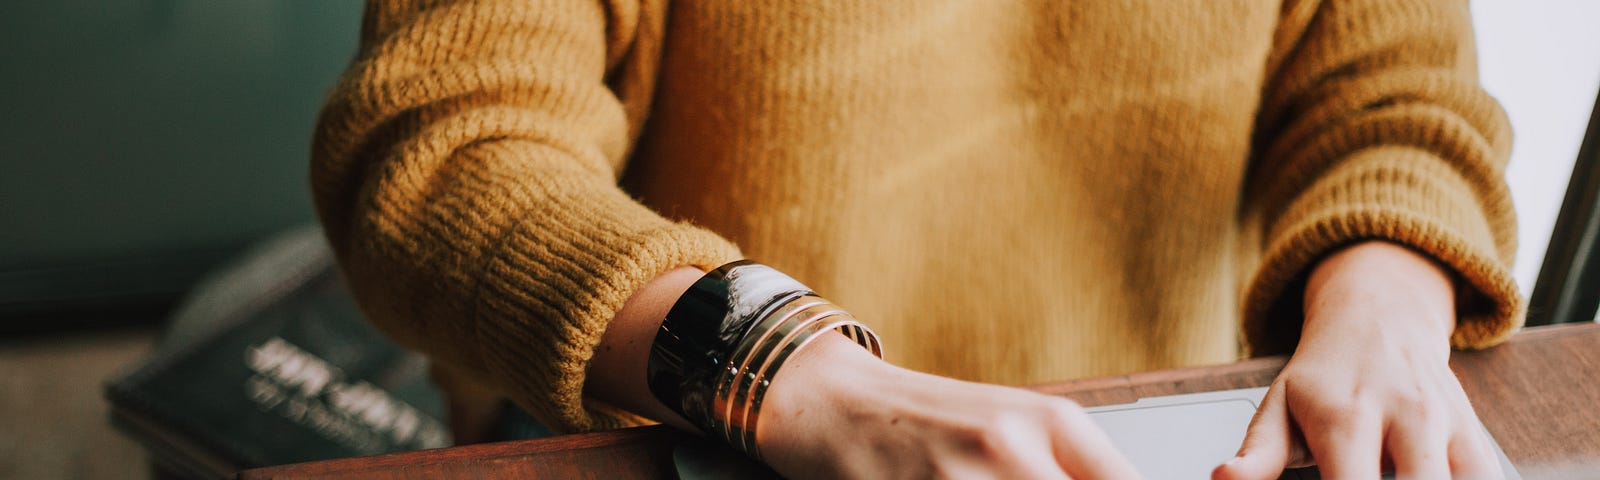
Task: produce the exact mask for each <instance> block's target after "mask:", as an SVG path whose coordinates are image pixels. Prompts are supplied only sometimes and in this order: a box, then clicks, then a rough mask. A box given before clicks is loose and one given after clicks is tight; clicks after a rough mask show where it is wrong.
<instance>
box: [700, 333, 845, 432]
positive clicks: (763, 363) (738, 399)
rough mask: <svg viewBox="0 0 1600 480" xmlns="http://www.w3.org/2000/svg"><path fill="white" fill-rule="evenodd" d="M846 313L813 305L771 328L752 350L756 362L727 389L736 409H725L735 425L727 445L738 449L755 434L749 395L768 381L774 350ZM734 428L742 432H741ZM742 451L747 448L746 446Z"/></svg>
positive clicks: (729, 419) (728, 420)
mask: <svg viewBox="0 0 1600 480" xmlns="http://www.w3.org/2000/svg"><path fill="white" fill-rule="evenodd" d="M847 315H848V314H846V313H845V312H844V310H840V309H839V308H838V307H835V306H834V305H833V304H823V305H816V306H812V307H808V308H805V309H801V310H800V311H798V312H796V314H795V315H793V316H791V317H789V319H788V321H785V322H783V323H781V324H778V326H777V328H774V329H773V332H772V333H773V335H772V336H770V337H768V338H769V340H768V341H767V342H764V343H763V344H762V345H761V347H760V348H759V349H757V350H756V351H755V352H752V353H753V354H754V355H753V356H752V359H753V360H755V362H756V363H754V364H752V365H751V366H750V368H747V369H746V370H745V372H744V374H742V375H740V376H739V380H738V381H737V382H735V383H734V388H733V389H732V391H730V392H728V395H729V397H730V399H731V401H730V402H729V404H730V406H732V407H735V410H734V411H730V412H728V413H729V415H728V417H727V422H728V424H729V425H733V426H736V427H737V428H735V429H731V430H730V432H729V433H730V434H731V435H729V437H728V442H729V443H730V444H732V445H735V446H738V447H741V448H744V447H748V446H749V445H747V442H746V439H745V437H747V436H753V435H755V433H754V431H753V430H752V429H751V428H749V422H750V415H749V411H750V403H751V400H752V399H753V397H752V396H751V394H752V393H753V392H754V391H755V385H757V384H760V383H762V382H764V381H766V380H767V378H766V375H767V372H768V371H769V365H771V363H772V359H773V355H774V354H775V352H778V351H781V349H782V348H783V347H784V346H786V345H789V344H790V343H792V342H793V341H794V340H795V338H797V337H798V336H799V335H800V334H801V333H802V332H803V331H805V330H806V329H807V328H808V327H811V326H812V325H815V324H817V323H818V322H820V321H822V320H823V319H825V318H829V317H835V316H847ZM736 431H742V433H738V432H736ZM745 451H749V450H748V449H747V448H745Z"/></svg>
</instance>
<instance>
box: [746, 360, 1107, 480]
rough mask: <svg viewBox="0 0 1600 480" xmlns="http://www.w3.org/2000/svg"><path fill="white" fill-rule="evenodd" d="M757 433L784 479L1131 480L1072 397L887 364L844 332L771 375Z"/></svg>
mask: <svg viewBox="0 0 1600 480" xmlns="http://www.w3.org/2000/svg"><path fill="white" fill-rule="evenodd" d="M756 441H757V444H758V445H759V446H760V448H761V452H762V456H763V457H765V458H764V459H765V460H766V462H767V464H768V465H770V466H771V467H772V468H773V469H774V470H776V471H777V472H778V473H780V474H783V475H784V476H785V477H789V478H951V477H954V478H1069V477H1070V478H1076V479H1090V478H1114V479H1127V478H1138V473H1137V472H1136V471H1135V470H1134V469H1133V466H1132V465H1130V464H1129V463H1128V461H1127V460H1126V459H1124V458H1123V457H1122V455H1121V454H1120V453H1118V452H1117V451H1116V449H1115V448H1114V447H1113V446H1112V445H1111V442H1110V440H1109V439H1108V438H1107V437H1106V435H1105V433H1104V432H1102V431H1100V428H1099V427H1098V426H1096V425H1095V424H1094V422H1093V421H1091V420H1090V419H1089V415H1088V414H1087V413H1085V412H1084V411H1083V409H1082V408H1080V407H1078V405H1077V404H1076V403H1073V402H1072V401H1071V400H1067V399H1064V398H1059V397H1052V396H1047V395H1042V394H1037V393H1033V392H1029V391H1026V390H1021V389H1016V388H1009V387H1001V386H995V385H985V384H979V383H971V382H963V381H959V380H953V379H949V378H944V377H938V376H934V375H928V374H924V373H919V372H914V371H910V370H906V369H903V368H899V367H895V366H893V365H890V364H889V363H887V362H884V361H882V360H879V359H878V358H876V357H874V356H872V354H870V353H868V352H867V351H866V350H864V349H862V348H861V347H860V346H857V345H856V344H855V343H853V342H851V341H850V340H849V339H847V338H845V337H844V336H842V335H824V336H822V337H820V338H818V339H817V340H816V341H815V342H814V343H812V344H811V345H808V346H807V347H806V348H804V349H801V350H800V351H799V352H797V353H796V354H795V357H794V358H792V359H790V361H789V362H787V364H786V365H785V366H784V367H783V369H782V370H781V371H779V372H778V374H777V377H775V378H774V381H773V383H772V387H771V389H770V390H769V391H768V392H767V396H766V398H765V401H764V402H763V411H762V412H761V423H760V426H759V431H757V432H756Z"/></svg>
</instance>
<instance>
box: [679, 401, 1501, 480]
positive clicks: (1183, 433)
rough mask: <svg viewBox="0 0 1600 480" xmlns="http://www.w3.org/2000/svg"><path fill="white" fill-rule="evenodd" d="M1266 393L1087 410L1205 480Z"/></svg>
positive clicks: (1128, 448)
mask: <svg viewBox="0 0 1600 480" xmlns="http://www.w3.org/2000/svg"><path fill="white" fill-rule="evenodd" d="M1266 394H1267V389H1266V388H1265V387H1262V388H1246V389H1241V390H1223V391H1216V392H1206V393H1193V394H1187V395H1172V396H1165V397H1152V398H1143V399H1140V400H1139V401H1137V402H1134V403H1128V404H1122V405H1106V406H1101V407H1091V408H1088V409H1087V410H1088V411H1089V416H1090V417H1091V418H1093V419H1094V421H1095V423H1097V424H1099V425H1100V428H1102V429H1104V430H1105V432H1106V435H1108V436H1110V437H1111V442H1112V443H1113V444H1116V446H1117V449H1118V450H1120V451H1121V452H1122V454H1123V455H1125V456H1127V458H1128V461H1130V462H1132V463H1133V466H1134V468H1136V469H1138V470H1139V473H1140V474H1142V475H1143V476H1144V478H1147V479H1151V480H1166V479H1208V478H1211V470H1212V469H1214V468H1216V466H1217V465H1221V464H1222V462H1224V461H1227V460H1228V458H1230V457H1232V456H1233V454H1234V453H1235V452H1237V451H1238V449H1239V445H1240V443H1242V442H1244V434H1245V429H1246V428H1248V427H1249V426H1250V419H1251V417H1254V416H1255V413H1256V406H1257V405H1259V404H1260V403H1261V398H1262V397H1264V396H1265V395H1266ZM1484 435H1485V436H1486V437H1488V438H1489V443H1490V444H1491V445H1493V446H1494V451H1495V455H1497V456H1499V457H1500V466H1501V468H1502V469H1504V471H1505V477H1506V479H1507V480H1520V479H1521V478H1522V477H1521V475H1518V474H1517V470H1516V469H1515V468H1512V467H1511V462H1510V461H1509V460H1507V459H1506V454H1505V452H1503V451H1501V450H1500V445H1498V444H1496V443H1494V437H1492V436H1489V432H1488V430H1484ZM672 457H673V463H674V464H675V465H676V467H677V470H678V478H682V479H685V480H696V479H735V478H739V479H745V478H778V477H777V475H776V474H774V473H772V471H771V470H768V469H767V468H766V467H765V466H762V465H761V464H759V463H756V462H753V461H751V460H749V458H748V457H745V456H744V455H741V454H739V453H737V452H734V451H733V450H730V449H728V448H727V447H723V446H721V445H718V444H716V443H714V442H711V441H709V440H705V439H703V438H695V439H692V440H689V441H685V442H684V443H683V444H681V445H679V446H678V447H677V449H676V450H675V451H673V455H672ZM1279 478H1280V479H1287V480H1318V479H1321V478H1322V476H1321V475H1319V474H1317V469H1316V467H1311V468H1300V469H1293V470H1288V471H1285V472H1283V476H1282V477H1279ZM1384 478H1394V477H1393V476H1386V477H1384Z"/></svg>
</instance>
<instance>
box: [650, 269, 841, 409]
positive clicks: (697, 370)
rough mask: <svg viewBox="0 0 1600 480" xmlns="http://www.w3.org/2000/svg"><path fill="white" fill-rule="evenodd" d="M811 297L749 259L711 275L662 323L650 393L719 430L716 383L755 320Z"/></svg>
mask: <svg viewBox="0 0 1600 480" xmlns="http://www.w3.org/2000/svg"><path fill="white" fill-rule="evenodd" d="M811 293H812V292H811V290H810V289H809V288H806V286H805V285H802V284H801V283H800V282H798V281H795V279H793V278H789V276H788V275H784V274H783V273H781V272H778V271H777V270H774V269H773V268H772V267H768V266H766V265H762V264H759V263H755V262H752V261H749V260H740V261H737V262H733V263H729V264H727V265H723V266H721V267H718V268H717V269H716V270H712V271H710V272H708V273H706V275H705V276H703V277H700V280H698V281H696V282H694V285H693V286H691V287H689V291H687V292H684V294H683V296H682V297H679V298H678V302H677V303H675V304H673V305H672V310H670V311H668V312H667V318H666V320H665V321H663V322H661V330H660V331H658V332H657V333H656V340H655V343H654V344H653V345H651V347H650V362H649V366H648V367H647V372H648V373H647V375H648V382H649V385H650V392H651V393H653V394H655V396H656V399H658V400H661V403H662V404H664V405H666V406H667V407H668V408H671V409H672V410H673V411H675V412H677V413H678V414H679V415H682V416H683V418H685V419H687V420H689V421H690V422H692V423H694V424H695V426H696V427H700V429H701V430H703V431H705V432H708V433H709V432H712V431H714V430H715V428H714V423H713V421H714V420H713V418H712V414H711V408H712V406H711V404H712V397H713V396H714V390H715V388H716V378H717V375H719V374H720V373H721V372H722V369H723V368H725V367H726V365H727V364H728V360H729V357H730V356H731V355H732V354H733V350H734V348H735V347H736V346H737V345H738V343H739V340H740V339H741V338H744V336H745V334H747V333H749V330H750V327H751V326H752V325H753V324H755V322H756V320H758V319H761V318H762V317H764V316H766V315H767V314H769V313H771V312H772V310H774V309H776V308H777V307H778V306H780V305H783V304H784V303H786V302H788V301H790V300H793V299H796V298H800V297H801V296H805V295H810V294H811Z"/></svg>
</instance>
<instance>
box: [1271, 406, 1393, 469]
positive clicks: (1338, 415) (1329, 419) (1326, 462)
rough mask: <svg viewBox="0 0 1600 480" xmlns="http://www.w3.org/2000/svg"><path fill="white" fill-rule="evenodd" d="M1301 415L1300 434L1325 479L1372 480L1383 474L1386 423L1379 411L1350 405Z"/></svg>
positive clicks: (1312, 409) (1308, 409) (1309, 410)
mask: <svg viewBox="0 0 1600 480" xmlns="http://www.w3.org/2000/svg"><path fill="white" fill-rule="evenodd" d="M1300 411H1303V412H1306V413H1304V414H1300V413H1298V412H1291V415H1294V416H1295V418H1296V419H1297V420H1299V425H1300V432H1301V433H1303V434H1304V435H1305V441H1306V449H1307V450H1310V451H1311V456H1312V458H1313V459H1314V460H1315V461H1316V463H1317V471H1318V472H1319V473H1320V474H1321V476H1322V478H1324V479H1328V480H1337V479H1344V478H1371V477H1374V476H1376V475H1377V474H1378V472H1379V471H1380V465H1379V456H1381V455H1382V453H1383V421H1382V417H1380V416H1379V415H1377V414H1376V413H1374V412H1376V411H1377V410H1376V409H1373V408H1369V407H1364V406H1361V405H1360V404H1356V403H1351V404H1348V405H1343V406H1308V407H1306V408H1304V409H1301V410H1300Z"/></svg>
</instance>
